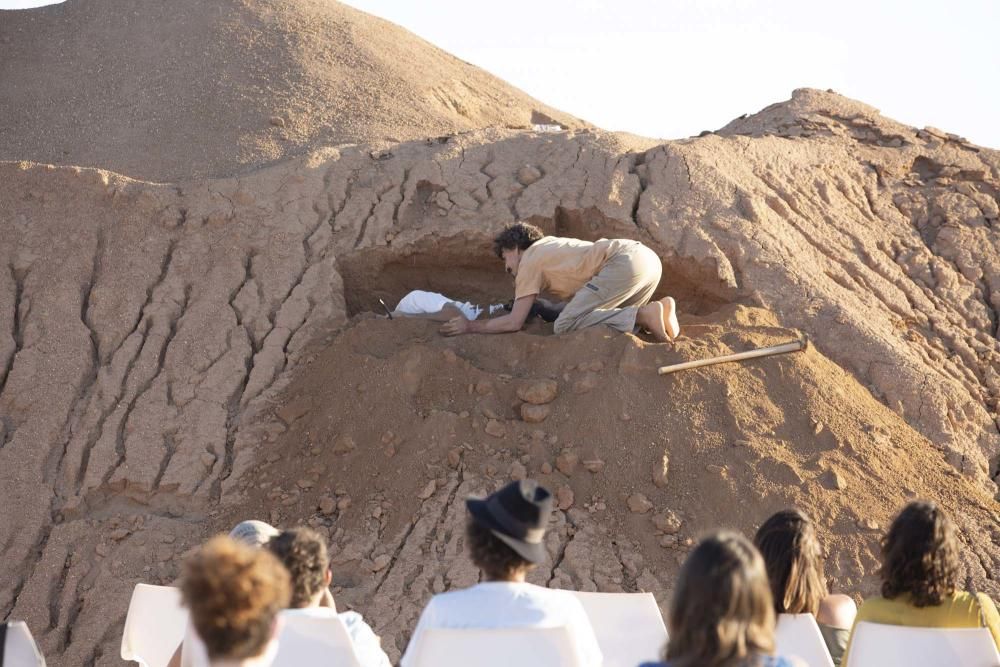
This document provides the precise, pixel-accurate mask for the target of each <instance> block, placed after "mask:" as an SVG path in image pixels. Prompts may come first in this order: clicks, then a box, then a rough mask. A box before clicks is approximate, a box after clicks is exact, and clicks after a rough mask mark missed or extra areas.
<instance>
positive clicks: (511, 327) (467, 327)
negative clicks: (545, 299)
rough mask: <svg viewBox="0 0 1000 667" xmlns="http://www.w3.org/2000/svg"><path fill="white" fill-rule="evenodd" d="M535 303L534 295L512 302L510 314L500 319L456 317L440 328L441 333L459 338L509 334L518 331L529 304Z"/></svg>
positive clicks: (526, 314)
mask: <svg viewBox="0 0 1000 667" xmlns="http://www.w3.org/2000/svg"><path fill="white" fill-rule="evenodd" d="M534 302H535V295H534V294H529V295H528V296H522V297H521V298H520V299H517V300H516V301H514V307H513V308H511V309H510V312H509V313H507V314H506V315H501V316H500V317H493V318H490V319H487V320H467V319H465V318H464V317H456V318H454V319H452V320H449V321H448V323H447V324H445V325H444V326H443V327H441V333H442V334H444V335H445V336H459V335H461V334H466V333H491V334H492V333H511V332H514V331H520V330H521V327H523V326H524V322H525V320H527V319H528V313H530V312H531V304H533V303H534Z"/></svg>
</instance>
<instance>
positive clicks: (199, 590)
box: [181, 537, 291, 660]
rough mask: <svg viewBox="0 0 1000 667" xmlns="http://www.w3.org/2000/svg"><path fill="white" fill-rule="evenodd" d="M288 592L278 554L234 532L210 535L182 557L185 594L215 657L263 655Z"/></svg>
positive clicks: (228, 657) (193, 619)
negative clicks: (244, 541) (243, 540)
mask: <svg viewBox="0 0 1000 667" xmlns="http://www.w3.org/2000/svg"><path fill="white" fill-rule="evenodd" d="M290 595H291V584H290V582H289V578H288V572H287V571H285V568H284V567H282V566H281V563H279V562H278V559H277V558H275V557H274V556H273V555H272V554H270V553H268V552H266V551H263V550H261V549H254V548H253V547H250V546H248V545H245V544H241V543H240V542H237V541H236V540H234V539H232V538H230V537H216V538H214V539H212V540H210V541H209V542H208V543H207V544H205V546H203V547H202V548H201V549H199V550H198V551H197V552H196V553H195V554H194V555H193V556H191V557H190V558H188V559H187V560H186V561H185V562H184V571H183V575H182V579H181V597H182V599H183V601H184V605H185V606H186V607H187V608H188V609H189V610H190V612H191V622H192V623H193V624H194V628H195V631H197V633H198V636H199V637H201V640H202V642H203V643H204V644H205V648H206V650H207V651H208V656H209V658H211V659H212V660H245V659H247V658H253V657H256V656H258V655H260V654H261V653H262V652H263V651H264V648H265V647H266V646H267V643H268V642H269V641H270V640H271V636H272V633H273V630H274V620H275V617H276V616H277V614H278V612H279V611H281V610H282V609H285V608H286V607H287V606H288V600H289V598H290Z"/></svg>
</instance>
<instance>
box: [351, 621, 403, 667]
mask: <svg viewBox="0 0 1000 667" xmlns="http://www.w3.org/2000/svg"><path fill="white" fill-rule="evenodd" d="M347 614H352V615H356V616H357V618H352V619H350V621H351V622H350V623H349V624H347V625H348V629H349V630H350V634H351V642H352V643H353V644H354V651H355V653H357V654H358V660H359V661H360V662H361V667H391V665H390V663H389V656H387V655H386V654H385V651H383V650H382V642H381V641H380V640H379V638H378V635H376V634H375V632H374V631H373V630H372V629H371V627H370V626H369V625H368V624H367V623H365V621H364V619H363V618H362V617H361V615H360V614H356V613H355V612H347ZM347 614H342V615H341V617H342V618H343V617H344V616H346V615H347ZM344 620H345V621H346V620H348V619H346V618H345V619H344Z"/></svg>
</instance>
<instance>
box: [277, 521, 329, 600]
mask: <svg viewBox="0 0 1000 667" xmlns="http://www.w3.org/2000/svg"><path fill="white" fill-rule="evenodd" d="M267 549H268V550H270V551H271V553H273V554H274V555H275V556H277V557H278V560H280V561H281V562H282V563H283V564H284V565H285V568H286V569H287V570H288V574H290V575H291V577H292V601H291V604H290V605H289V606H290V607H291V608H292V609H302V608H305V607H308V606H309V603H310V602H311V601H312V599H313V598H314V597H316V594H317V593H319V592H320V591H321V590H323V586H324V585H325V583H326V582H325V578H326V571H327V570H328V569H330V558H329V556H328V555H327V551H326V543H325V542H324V541H323V538H321V537H320V536H319V533H317V532H316V531H314V530H312V529H309V528H293V529H291V530H286V531H284V532H283V533H281V534H280V535H278V536H277V537H272V538H271V540H270V541H269V542H268V543H267Z"/></svg>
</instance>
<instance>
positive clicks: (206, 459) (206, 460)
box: [201, 452, 215, 468]
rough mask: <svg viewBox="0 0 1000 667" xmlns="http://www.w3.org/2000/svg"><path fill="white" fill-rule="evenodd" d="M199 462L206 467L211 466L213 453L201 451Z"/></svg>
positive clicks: (213, 461) (212, 464)
mask: <svg viewBox="0 0 1000 667" xmlns="http://www.w3.org/2000/svg"><path fill="white" fill-rule="evenodd" d="M201 464H202V465H203V466H205V467H206V468H211V467H212V466H214V465H215V454H213V453H212V452H202V455H201Z"/></svg>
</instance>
